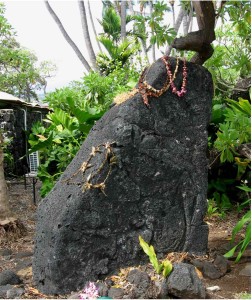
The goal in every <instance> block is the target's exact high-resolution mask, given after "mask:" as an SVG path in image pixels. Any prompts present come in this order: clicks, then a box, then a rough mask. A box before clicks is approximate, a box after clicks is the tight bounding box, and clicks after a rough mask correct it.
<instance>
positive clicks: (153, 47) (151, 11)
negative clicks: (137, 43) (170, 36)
mask: <svg viewBox="0 0 252 300" xmlns="http://www.w3.org/2000/svg"><path fill="white" fill-rule="evenodd" d="M149 4H150V15H152V13H153V3H152V1H149ZM151 35H152V36H153V35H154V31H153V29H151ZM152 60H153V61H155V60H156V51H155V44H153V45H152Z"/></svg>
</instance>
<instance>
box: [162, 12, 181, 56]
mask: <svg viewBox="0 0 252 300" xmlns="http://www.w3.org/2000/svg"><path fill="white" fill-rule="evenodd" d="M183 18H184V10H183V8H182V7H181V8H180V10H179V13H178V16H177V20H176V22H175V25H174V31H175V32H176V34H177V33H178V31H179V28H180V25H181V23H182V21H183ZM171 50H172V46H171V45H168V46H167V48H166V50H165V55H168V56H169V55H170V53H171Z"/></svg>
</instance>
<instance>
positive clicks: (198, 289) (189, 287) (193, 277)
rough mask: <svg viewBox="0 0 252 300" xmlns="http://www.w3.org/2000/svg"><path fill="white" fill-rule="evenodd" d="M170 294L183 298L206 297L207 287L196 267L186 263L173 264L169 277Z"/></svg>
mask: <svg viewBox="0 0 252 300" xmlns="http://www.w3.org/2000/svg"><path fill="white" fill-rule="evenodd" d="M167 285H168V290H169V294H171V295H173V296H175V297H178V298H182V299H205V298H206V289H205V286H204V284H203V282H202V281H201V280H200V278H199V277H198V275H197V273H196V271H195V267H194V266H192V265H189V264H186V263H177V264H174V265H173V271H172V273H171V274H170V275H169V277H168V279H167Z"/></svg>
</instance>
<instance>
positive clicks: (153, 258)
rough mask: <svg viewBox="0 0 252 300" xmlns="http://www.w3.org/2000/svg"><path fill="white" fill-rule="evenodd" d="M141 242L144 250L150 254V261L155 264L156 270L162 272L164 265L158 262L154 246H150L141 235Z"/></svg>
mask: <svg viewBox="0 0 252 300" xmlns="http://www.w3.org/2000/svg"><path fill="white" fill-rule="evenodd" d="M139 242H140V245H141V247H142V249H143V251H144V252H145V253H146V254H147V255H148V256H149V259H150V262H151V264H152V265H153V267H154V269H155V271H156V272H157V273H158V274H159V273H160V272H161V269H162V265H161V264H159V263H158V260H157V256H156V253H155V250H154V248H153V246H149V245H148V244H147V243H146V242H145V241H144V239H143V238H142V237H141V236H139Z"/></svg>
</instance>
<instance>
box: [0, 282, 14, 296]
mask: <svg viewBox="0 0 252 300" xmlns="http://www.w3.org/2000/svg"><path fill="white" fill-rule="evenodd" d="M12 288H13V286H12V285H10V284H7V285H2V286H1V285H0V299H5V298H6V294H7V292H8V290H11V289H12Z"/></svg>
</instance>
